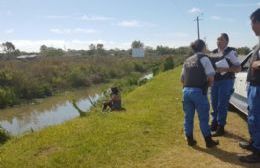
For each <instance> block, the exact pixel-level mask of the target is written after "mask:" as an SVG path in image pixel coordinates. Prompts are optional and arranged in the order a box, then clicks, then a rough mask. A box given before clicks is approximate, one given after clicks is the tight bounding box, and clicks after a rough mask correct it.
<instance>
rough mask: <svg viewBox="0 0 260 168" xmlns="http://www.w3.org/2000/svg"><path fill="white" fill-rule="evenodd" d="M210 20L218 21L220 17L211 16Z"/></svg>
mask: <svg viewBox="0 0 260 168" xmlns="http://www.w3.org/2000/svg"><path fill="white" fill-rule="evenodd" d="M210 19H212V20H220V19H221V17H219V16H211V17H210Z"/></svg>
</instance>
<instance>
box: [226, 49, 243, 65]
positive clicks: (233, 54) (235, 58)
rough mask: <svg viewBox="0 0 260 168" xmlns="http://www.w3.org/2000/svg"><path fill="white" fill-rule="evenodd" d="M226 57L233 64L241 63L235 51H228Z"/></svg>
mask: <svg viewBox="0 0 260 168" xmlns="http://www.w3.org/2000/svg"><path fill="white" fill-rule="evenodd" d="M226 58H228V59H229V60H230V61H231V63H232V64H233V65H234V66H240V64H241V63H240V61H239V59H238V56H237V52H236V51H230V53H229V54H228V55H227V56H226Z"/></svg>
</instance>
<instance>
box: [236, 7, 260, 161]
mask: <svg viewBox="0 0 260 168" xmlns="http://www.w3.org/2000/svg"><path fill="white" fill-rule="evenodd" d="M250 18H251V25H252V29H253V31H254V32H255V34H256V36H258V38H259V36H260V8H258V9H257V10H256V11H254V12H253V13H252V15H251V17H250ZM259 52H260V43H259V44H258V46H257V47H256V48H255V50H254V53H253V55H252V56H251V60H250V67H249V70H248V74H247V81H248V82H249V87H248V93H247V96H248V97H247V99H248V100H247V101H248V129H249V134H250V137H251V141H250V143H248V145H244V144H239V145H240V146H241V147H242V148H245V149H249V150H250V151H252V154H249V155H247V156H242V157H240V161H242V162H246V163H260V53H259Z"/></svg>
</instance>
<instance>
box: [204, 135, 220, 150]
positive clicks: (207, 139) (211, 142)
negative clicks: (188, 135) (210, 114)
mask: <svg viewBox="0 0 260 168" xmlns="http://www.w3.org/2000/svg"><path fill="white" fill-rule="evenodd" d="M205 142H206V147H207V148H212V147H214V146H217V145H218V144H219V141H218V140H213V139H212V138H211V136H208V137H205Z"/></svg>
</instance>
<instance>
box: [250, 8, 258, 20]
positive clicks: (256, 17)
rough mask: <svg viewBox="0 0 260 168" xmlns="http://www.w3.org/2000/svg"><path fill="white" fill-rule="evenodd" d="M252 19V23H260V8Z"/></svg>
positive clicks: (252, 15)
mask: <svg viewBox="0 0 260 168" xmlns="http://www.w3.org/2000/svg"><path fill="white" fill-rule="evenodd" d="M250 19H251V21H252V22H256V21H257V22H260V8H258V9H257V10H255V11H254V12H253V13H252V14H251V16H250Z"/></svg>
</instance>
